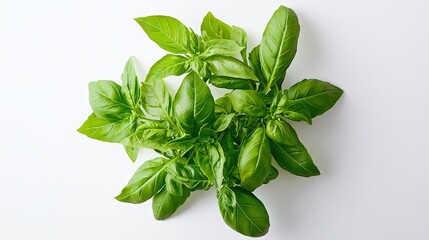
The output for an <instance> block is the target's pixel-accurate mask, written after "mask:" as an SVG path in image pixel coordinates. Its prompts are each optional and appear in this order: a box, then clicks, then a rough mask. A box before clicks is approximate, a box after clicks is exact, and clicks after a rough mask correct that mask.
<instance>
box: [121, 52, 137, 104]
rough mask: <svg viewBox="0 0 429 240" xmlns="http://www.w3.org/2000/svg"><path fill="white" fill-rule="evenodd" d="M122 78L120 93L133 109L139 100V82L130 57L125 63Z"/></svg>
mask: <svg viewBox="0 0 429 240" xmlns="http://www.w3.org/2000/svg"><path fill="white" fill-rule="evenodd" d="M121 79H122V88H121V91H122V95H123V96H124V98H125V99H126V100H127V102H128V104H129V106H132V107H133V108H134V109H135V108H137V107H138V105H139V101H140V82H139V80H138V78H137V74H136V72H135V70H134V63H133V59H132V58H130V59H129V60H128V61H127V64H126V65H125V69H124V72H123V73H122V76H121Z"/></svg>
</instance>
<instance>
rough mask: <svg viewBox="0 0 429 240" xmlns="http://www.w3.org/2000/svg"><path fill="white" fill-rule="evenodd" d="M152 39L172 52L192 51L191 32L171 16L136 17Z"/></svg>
mask: <svg viewBox="0 0 429 240" xmlns="http://www.w3.org/2000/svg"><path fill="white" fill-rule="evenodd" d="M135 20H136V22H137V23H138V24H139V25H140V26H141V27H142V28H143V30H144V31H145V32H146V34H147V35H148V36H149V38H150V39H152V41H154V42H155V43H156V44H158V45H159V46H160V47H161V48H162V49H164V50H166V51H169V52H171V53H192V52H193V49H192V43H191V42H192V41H191V38H192V36H191V32H190V31H189V29H188V28H187V27H186V26H185V25H183V24H182V23H181V22H180V21H179V20H177V19H175V18H172V17H169V16H148V17H142V18H136V19H135Z"/></svg>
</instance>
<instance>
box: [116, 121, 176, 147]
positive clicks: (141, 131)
mask: <svg viewBox="0 0 429 240" xmlns="http://www.w3.org/2000/svg"><path fill="white" fill-rule="evenodd" d="M169 140H170V138H169V137H168V129H167V128H166V125H165V123H164V122H158V121H151V122H145V123H143V124H140V125H139V126H138V127H137V129H136V130H135V132H134V133H133V134H131V135H130V136H128V137H127V138H125V139H124V140H123V141H122V142H121V143H122V144H124V145H126V146H129V147H145V148H154V149H159V150H164V149H165V145H166V143H167V142H168V141H169Z"/></svg>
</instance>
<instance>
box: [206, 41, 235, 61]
mask: <svg viewBox="0 0 429 240" xmlns="http://www.w3.org/2000/svg"><path fill="white" fill-rule="evenodd" d="M205 48H206V49H205V51H204V52H203V53H202V54H201V55H200V56H201V57H202V58H207V57H211V56H215V55H222V56H234V55H236V54H237V53H239V52H241V50H243V47H242V46H240V45H238V44H237V43H236V42H235V41H233V40H228V39H213V40H210V41H208V42H206V43H205Z"/></svg>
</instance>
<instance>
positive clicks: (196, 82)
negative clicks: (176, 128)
mask: <svg viewBox="0 0 429 240" xmlns="http://www.w3.org/2000/svg"><path fill="white" fill-rule="evenodd" d="M173 108H174V112H175V117H176V120H177V122H178V123H179V124H180V126H181V127H182V128H183V129H184V130H185V131H186V132H187V133H190V134H194V135H196V134H198V131H199V130H200V128H201V127H202V126H203V125H205V124H211V123H212V121H213V119H214V115H215V111H214V110H215V103H214V99H213V96H212V94H211V92H210V89H209V88H208V86H207V84H206V83H205V82H204V81H203V80H202V79H201V78H200V77H199V76H198V75H197V74H195V73H190V74H188V76H186V77H185V79H184V80H183V82H182V84H181V85H180V88H179V90H178V91H177V93H176V96H175V98H174V103H173Z"/></svg>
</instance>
